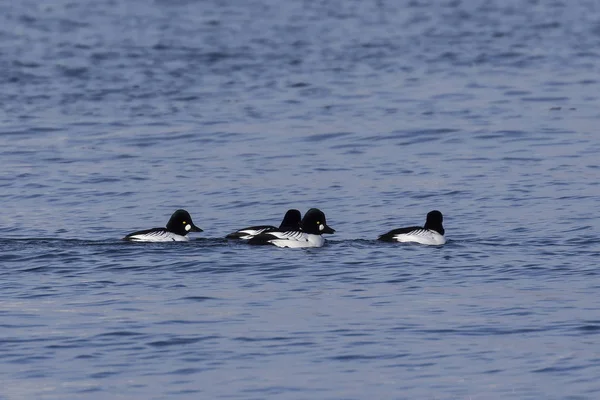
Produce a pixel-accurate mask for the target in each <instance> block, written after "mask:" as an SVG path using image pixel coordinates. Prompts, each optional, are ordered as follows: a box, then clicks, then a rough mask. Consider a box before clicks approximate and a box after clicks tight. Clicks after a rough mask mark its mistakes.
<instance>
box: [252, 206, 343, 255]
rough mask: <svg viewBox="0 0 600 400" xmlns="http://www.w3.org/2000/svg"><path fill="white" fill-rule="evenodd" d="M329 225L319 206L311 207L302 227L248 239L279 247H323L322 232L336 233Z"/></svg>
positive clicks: (301, 223)
mask: <svg viewBox="0 0 600 400" xmlns="http://www.w3.org/2000/svg"><path fill="white" fill-rule="evenodd" d="M334 232H335V230H334V229H332V228H330V227H329V226H327V220H326V219H325V214H323V212H322V211H321V210H319V209H317V208H311V209H310V210H308V211H307V212H306V214H304V218H302V221H301V222H300V229H299V230H298V229H296V230H289V231H272V232H267V233H261V234H259V235H256V236H254V237H253V238H251V239H249V240H248V243H250V244H274V245H275V246H277V247H291V248H301V247H322V246H323V245H324V244H325V239H324V238H323V236H321V234H323V233H334Z"/></svg>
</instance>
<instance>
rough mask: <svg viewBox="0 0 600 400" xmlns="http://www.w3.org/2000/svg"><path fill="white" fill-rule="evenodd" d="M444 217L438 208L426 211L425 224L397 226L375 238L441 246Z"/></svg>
mask: <svg viewBox="0 0 600 400" xmlns="http://www.w3.org/2000/svg"><path fill="white" fill-rule="evenodd" d="M443 221H444V217H443V216H442V213H441V212H440V211H438V210H433V211H430V212H428V213H427V219H426V220H425V226H409V227H407V228H398V229H394V230H391V231H389V232H388V233H384V234H383V235H380V236H379V237H378V238H377V240H382V241H384V242H402V243H407V242H413V243H420V244H424V245H430V246H441V245H443V244H445V243H446V238H445V237H444V233H445V231H444V227H443V226H442V222H443Z"/></svg>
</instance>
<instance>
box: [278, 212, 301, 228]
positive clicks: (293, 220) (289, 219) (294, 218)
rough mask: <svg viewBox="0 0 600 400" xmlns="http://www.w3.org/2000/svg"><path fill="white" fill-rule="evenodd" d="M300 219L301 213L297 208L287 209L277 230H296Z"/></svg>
mask: <svg viewBox="0 0 600 400" xmlns="http://www.w3.org/2000/svg"><path fill="white" fill-rule="evenodd" d="M301 220H302V214H300V211H298V210H294V209H291V210H288V211H287V212H286V213H285V216H284V217H283V221H281V225H279V230H282V231H297V230H298V229H300V221H301Z"/></svg>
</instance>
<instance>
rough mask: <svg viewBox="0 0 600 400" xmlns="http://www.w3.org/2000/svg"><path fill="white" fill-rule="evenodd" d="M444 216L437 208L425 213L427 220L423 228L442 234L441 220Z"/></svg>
mask: <svg viewBox="0 0 600 400" xmlns="http://www.w3.org/2000/svg"><path fill="white" fill-rule="evenodd" d="M443 221H444V217H443V216H442V213H441V212H439V211H438V210H433V211H430V212H428V213H427V220H426V221H425V227H424V228H425V229H431V230H434V231H436V232H438V233H439V234H440V235H443V234H444V227H443V226H442V222H443Z"/></svg>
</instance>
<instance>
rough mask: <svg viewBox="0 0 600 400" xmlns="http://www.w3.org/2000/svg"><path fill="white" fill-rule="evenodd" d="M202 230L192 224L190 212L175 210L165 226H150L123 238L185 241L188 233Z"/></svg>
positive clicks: (144, 240) (131, 239)
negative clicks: (150, 227)
mask: <svg viewBox="0 0 600 400" xmlns="http://www.w3.org/2000/svg"><path fill="white" fill-rule="evenodd" d="M190 232H203V230H202V229H200V228H199V227H197V226H196V225H194V222H193V221H192V217H191V216H190V213H189V212H187V211H186V210H177V211H175V212H174V213H173V215H171V218H169V222H167V226H166V228H152V229H146V230H143V231H137V232H133V233H130V234H128V235H127V236H125V237H124V238H123V240H128V241H131V242H185V241H188V240H189V237H188V233H190Z"/></svg>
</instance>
